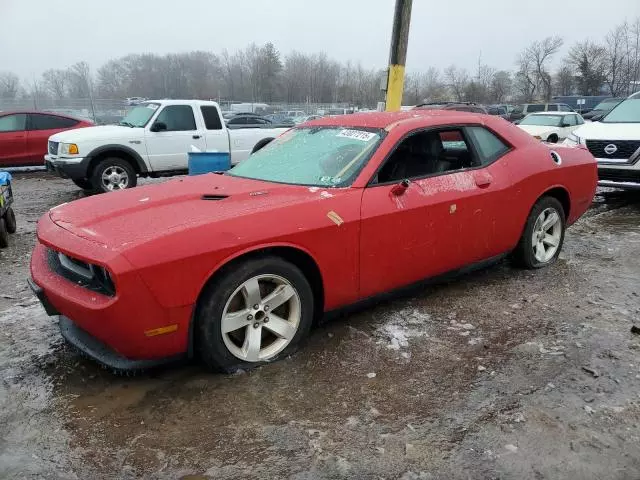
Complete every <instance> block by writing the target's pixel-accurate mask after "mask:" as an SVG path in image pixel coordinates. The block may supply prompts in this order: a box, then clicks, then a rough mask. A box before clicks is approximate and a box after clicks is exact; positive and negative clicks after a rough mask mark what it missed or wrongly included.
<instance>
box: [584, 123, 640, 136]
mask: <svg viewBox="0 0 640 480" xmlns="http://www.w3.org/2000/svg"><path fill="white" fill-rule="evenodd" d="M573 134H574V135H577V136H578V137H580V138H584V139H586V140H640V123H603V122H591V123H585V124H584V125H582V126H581V127H580V128H578V129H577V130H574V132H573Z"/></svg>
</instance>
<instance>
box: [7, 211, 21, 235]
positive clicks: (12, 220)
mask: <svg viewBox="0 0 640 480" xmlns="http://www.w3.org/2000/svg"><path fill="white" fill-rule="evenodd" d="M4 223H5V227H6V228H7V232H9V233H16V230H17V229H18V224H17V222H16V213H15V212H14V211H13V208H11V207H9V208H7V212H6V213H5V214H4Z"/></svg>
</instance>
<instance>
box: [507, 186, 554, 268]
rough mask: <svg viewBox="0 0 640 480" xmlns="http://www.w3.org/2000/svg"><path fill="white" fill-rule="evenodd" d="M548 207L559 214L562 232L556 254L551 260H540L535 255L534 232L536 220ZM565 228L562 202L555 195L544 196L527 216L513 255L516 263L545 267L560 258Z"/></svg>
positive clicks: (527, 266) (528, 266) (521, 265)
mask: <svg viewBox="0 0 640 480" xmlns="http://www.w3.org/2000/svg"><path fill="white" fill-rule="evenodd" d="M546 209H553V210H555V211H556V212H557V214H558V215H559V217H560V225H561V232H560V239H559V242H558V248H557V250H556V252H555V254H554V255H553V256H552V257H551V258H550V259H549V260H547V261H545V262H540V261H539V260H538V259H537V258H536V257H535V254H534V251H533V233H534V227H535V224H536V220H537V219H538V217H539V216H540V214H542V212H544V211H545V210H546ZM565 230H566V219H565V213H564V208H563V207H562V204H561V203H560V202H559V201H558V199H556V198H554V197H542V198H541V199H539V200H538V201H537V202H536V204H535V205H534V206H533V208H532V209H531V213H529V218H527V223H526V225H525V227H524V231H523V232H522V237H520V242H519V243H518V246H517V247H516V249H515V250H514V252H513V255H512V258H513V261H514V263H515V264H516V265H518V266H520V267H524V268H528V269H536V268H543V267H546V266H549V265H551V264H552V263H554V262H555V261H556V260H557V259H558V255H560V251H561V250H562V244H563V243H564V234H565Z"/></svg>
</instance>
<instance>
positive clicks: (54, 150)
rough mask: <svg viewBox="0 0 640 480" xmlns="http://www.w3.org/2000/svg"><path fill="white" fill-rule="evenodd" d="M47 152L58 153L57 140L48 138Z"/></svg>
mask: <svg viewBox="0 0 640 480" xmlns="http://www.w3.org/2000/svg"><path fill="white" fill-rule="evenodd" d="M49 154H50V155H57V154H58V142H52V141H51V140H49Z"/></svg>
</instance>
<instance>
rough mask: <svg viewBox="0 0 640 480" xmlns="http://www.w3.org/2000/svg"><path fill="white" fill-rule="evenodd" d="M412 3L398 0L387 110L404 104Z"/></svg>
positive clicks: (393, 109) (396, 109)
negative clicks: (403, 96) (405, 69)
mask: <svg viewBox="0 0 640 480" xmlns="http://www.w3.org/2000/svg"><path fill="white" fill-rule="evenodd" d="M411 5H412V0H396V8H395V12H394V15H393V32H392V33H391V52H390V54H389V74H388V78H387V104H386V110H387V112H396V111H398V110H400V107H401V106H402V93H403V91H404V66H405V63H406V60H407V45H408V43H409V25H410V23H411Z"/></svg>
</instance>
